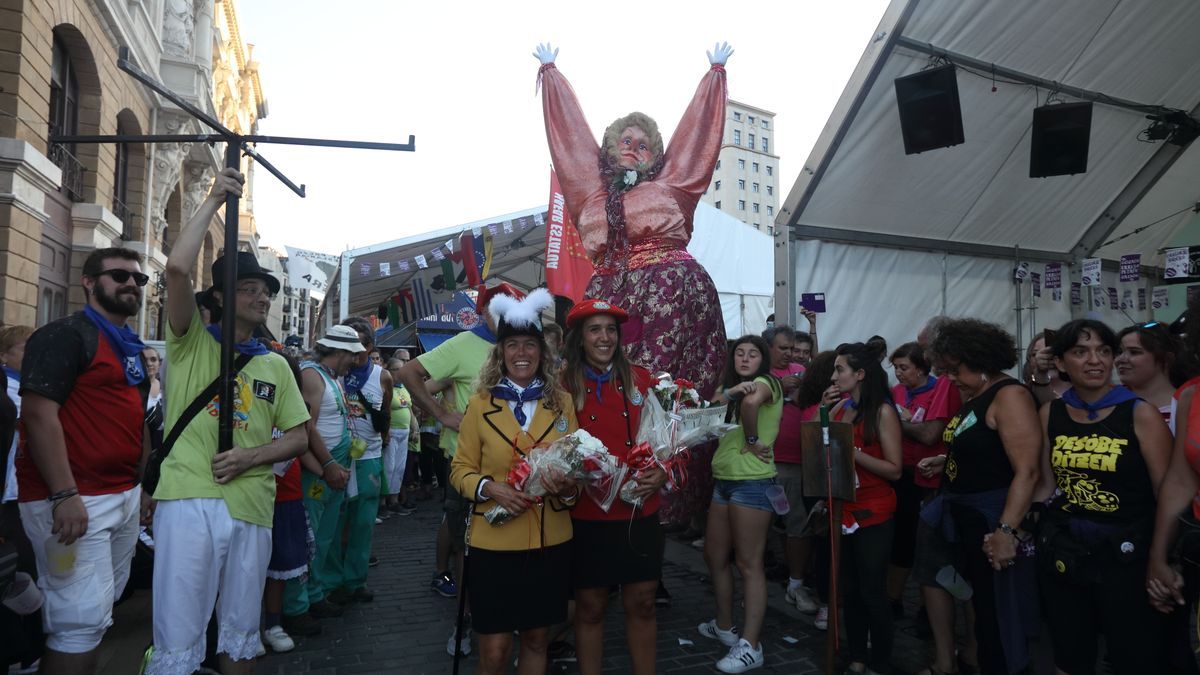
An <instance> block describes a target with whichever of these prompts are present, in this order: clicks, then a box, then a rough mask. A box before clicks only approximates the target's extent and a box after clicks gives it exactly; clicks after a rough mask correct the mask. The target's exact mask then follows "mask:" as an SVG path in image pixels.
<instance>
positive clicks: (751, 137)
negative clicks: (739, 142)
mask: <svg viewBox="0 0 1200 675" xmlns="http://www.w3.org/2000/svg"><path fill="white" fill-rule="evenodd" d="M746 147H748V148H750V149H751V150H753V149H754V134H750V142H749V143H747V144H746Z"/></svg>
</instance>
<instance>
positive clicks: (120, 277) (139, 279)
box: [96, 270, 150, 286]
mask: <svg viewBox="0 0 1200 675" xmlns="http://www.w3.org/2000/svg"><path fill="white" fill-rule="evenodd" d="M105 275H108V276H110V277H112V280H113V281H115V282H117V283H118V284H123V283H125V282H126V281H129V278H130V277H133V283H135V284H137V285H138V286H145V285H146V284H147V283H149V281H150V276H149V275H147V274H142V273H141V272H130V271H129V270H104V271H103V272H100V273H99V274H97V275H96V276H98V277H102V276H105Z"/></svg>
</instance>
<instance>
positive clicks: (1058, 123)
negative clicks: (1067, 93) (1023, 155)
mask: <svg viewBox="0 0 1200 675" xmlns="http://www.w3.org/2000/svg"><path fill="white" fill-rule="evenodd" d="M1091 135H1092V103H1091V102H1090V101H1082V102H1080V103H1055V104H1052V105H1044V106H1041V107H1040V108H1034V109H1033V134H1032V136H1031V142H1030V144H1029V177H1030V178H1046V177H1049V176H1068V175H1072V174H1077V173H1087V163H1088V145H1089V141H1090V137H1091Z"/></svg>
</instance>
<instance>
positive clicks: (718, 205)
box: [713, 202, 721, 209]
mask: <svg viewBox="0 0 1200 675" xmlns="http://www.w3.org/2000/svg"><path fill="white" fill-rule="evenodd" d="M713 206H715V207H717V208H718V209H719V208H721V202H713Z"/></svg>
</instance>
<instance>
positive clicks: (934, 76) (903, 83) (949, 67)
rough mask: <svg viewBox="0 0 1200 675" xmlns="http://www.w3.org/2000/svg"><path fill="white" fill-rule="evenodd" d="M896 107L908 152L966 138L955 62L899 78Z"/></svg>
mask: <svg viewBox="0 0 1200 675" xmlns="http://www.w3.org/2000/svg"><path fill="white" fill-rule="evenodd" d="M896 107H897V108H898V110H899V111H900V132H901V134H902V135H903V136H904V154H906V155H915V154H918V153H922V152H925V151H926V150H936V149H938V148H948V147H950V146H952V145H958V144H959V143H962V142H963V141H964V140H965V139H964V136H963V125H962V108H961V107H960V106H959V102H958V77H957V75H956V72H955V68H954V64H952V63H948V64H946V65H944V66H938V67H937V68H929V69H927V70H922V71H921V72H919V73H913V74H912V75H905V76H904V77H898V78H896Z"/></svg>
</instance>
